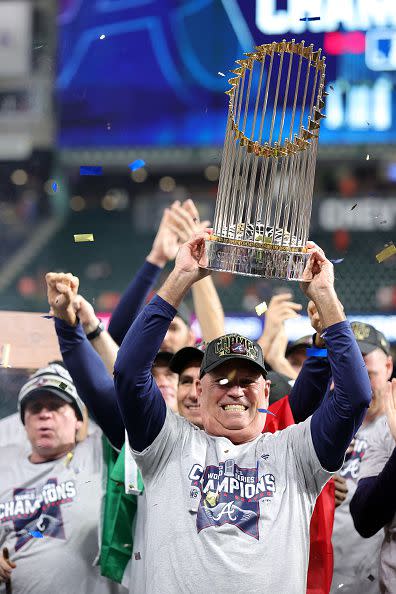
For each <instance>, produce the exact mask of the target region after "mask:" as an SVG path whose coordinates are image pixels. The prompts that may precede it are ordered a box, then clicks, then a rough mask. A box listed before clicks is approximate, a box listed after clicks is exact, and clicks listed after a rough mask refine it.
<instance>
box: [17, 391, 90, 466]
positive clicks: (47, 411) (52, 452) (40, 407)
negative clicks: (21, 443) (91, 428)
mask: <svg viewBox="0 0 396 594" xmlns="http://www.w3.org/2000/svg"><path fill="white" fill-rule="evenodd" d="M24 419H25V429H26V433H27V436H28V439H29V441H30V443H31V444H32V455H31V461H32V462H33V463H40V462H46V461H50V460H56V459H57V458H60V457H62V456H63V455H64V454H66V453H67V452H68V451H70V450H71V449H73V448H74V446H75V442H76V433H77V431H78V429H79V428H80V427H81V425H82V421H79V420H78V419H77V416H76V413H75V411H74V409H73V407H72V406H70V404H67V403H66V402H65V401H64V400H62V399H61V398H59V397H58V396H56V395H55V394H51V393H50V392H42V393H41V394H38V395H37V396H35V397H34V398H32V400H30V401H28V402H27V403H26V407H25V417H24Z"/></svg>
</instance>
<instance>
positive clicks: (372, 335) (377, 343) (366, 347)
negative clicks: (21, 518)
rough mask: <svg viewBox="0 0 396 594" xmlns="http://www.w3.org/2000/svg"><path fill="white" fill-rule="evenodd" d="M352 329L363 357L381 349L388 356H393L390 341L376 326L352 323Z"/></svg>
mask: <svg viewBox="0 0 396 594" xmlns="http://www.w3.org/2000/svg"><path fill="white" fill-rule="evenodd" d="M351 328H352V332H353V333H354V335H355V338H356V342H357V343H358V346H359V349H360V351H361V353H362V355H368V354H369V353H371V351H374V350H375V349H381V350H382V351H384V353H385V354H386V355H390V354H391V348H390V344H389V341H388V340H387V339H386V338H385V336H384V335H383V334H382V332H380V331H379V330H377V329H376V328H374V326H371V325H370V324H364V323H363V322H351Z"/></svg>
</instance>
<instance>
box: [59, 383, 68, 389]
mask: <svg viewBox="0 0 396 594" xmlns="http://www.w3.org/2000/svg"><path fill="white" fill-rule="evenodd" d="M59 387H60V389H61V390H66V389H67V385H66V384H65V383H64V382H61V383H60V384H59Z"/></svg>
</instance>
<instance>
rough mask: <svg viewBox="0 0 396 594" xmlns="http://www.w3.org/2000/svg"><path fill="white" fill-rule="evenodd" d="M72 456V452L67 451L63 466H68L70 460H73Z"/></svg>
mask: <svg viewBox="0 0 396 594" xmlns="http://www.w3.org/2000/svg"><path fill="white" fill-rule="evenodd" d="M73 456H74V454H73V452H67V454H66V460H65V466H67V467H69V466H70V462H71V461H72V460H73Z"/></svg>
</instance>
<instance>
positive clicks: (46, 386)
mask: <svg viewBox="0 0 396 594" xmlns="http://www.w3.org/2000/svg"><path fill="white" fill-rule="evenodd" d="M43 392H50V394H55V396H58V397H59V398H61V399H62V400H64V401H65V402H67V403H68V404H70V406H72V407H73V408H74V410H75V411H76V415H77V417H78V419H79V420H80V421H82V420H83V411H84V404H83V402H82V400H81V399H80V397H79V395H78V394H77V390H76V388H75V386H74V384H73V380H72V378H71V377H70V374H69V372H68V371H67V370H66V369H65V368H64V367H62V365H58V364H57V363H51V364H50V365H48V367H42V368H41V369H38V370H37V371H36V372H35V373H33V375H31V376H30V378H29V379H28V381H27V382H26V383H25V384H24V385H23V386H22V388H21V390H20V392H19V395H18V410H19V413H20V415H21V420H22V423H24V417H25V407H26V404H27V402H28V401H30V400H32V399H33V398H36V397H37V396H39V395H40V394H42V393H43Z"/></svg>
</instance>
